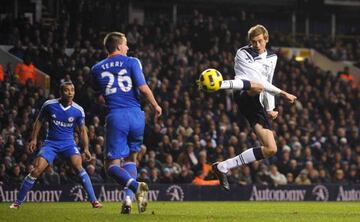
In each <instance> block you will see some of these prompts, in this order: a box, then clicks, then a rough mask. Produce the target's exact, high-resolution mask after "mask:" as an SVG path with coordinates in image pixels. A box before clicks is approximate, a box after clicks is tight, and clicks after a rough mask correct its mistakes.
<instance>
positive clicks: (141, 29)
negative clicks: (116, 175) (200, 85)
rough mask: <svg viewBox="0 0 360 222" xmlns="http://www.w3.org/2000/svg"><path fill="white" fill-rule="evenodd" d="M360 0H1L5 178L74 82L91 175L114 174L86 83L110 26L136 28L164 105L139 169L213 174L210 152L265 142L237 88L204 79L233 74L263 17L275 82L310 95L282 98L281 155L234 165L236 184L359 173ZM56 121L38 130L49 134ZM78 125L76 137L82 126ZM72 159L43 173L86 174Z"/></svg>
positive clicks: (50, 178)
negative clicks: (49, 108)
mask: <svg viewBox="0 0 360 222" xmlns="http://www.w3.org/2000/svg"><path fill="white" fill-rule="evenodd" d="M359 11H360V1H358V0H347V1H340V0H321V1H320V0H312V1H310V0H272V1H266V0H258V1H245V0H222V1H216V0H207V1H203V0H192V1H190V0H168V1H164V0H153V1H145V0H120V1H118V0H106V1H104V0H91V1H90V0H2V1H1V2H0V30H1V31H0V183H3V184H7V185H10V186H14V187H18V186H19V185H20V183H21V181H22V179H23V178H24V176H26V175H27V174H28V173H29V171H31V170H32V168H33V165H32V161H33V160H34V157H35V155H36V154H29V153H27V152H26V149H25V148H26V146H27V143H28V142H29V139H30V134H31V130H32V124H33V122H34V120H35V117H36V115H37V114H38V112H39V109H40V108H41V105H42V104H43V103H44V101H46V100H47V99H50V98H56V97H58V96H59V94H58V89H59V85H60V83H61V81H64V80H71V81H73V82H74V84H75V88H76V96H75V101H76V102H77V103H79V104H80V105H81V106H83V107H84V109H85V112H86V125H87V127H88V132H89V137H90V150H91V152H92V154H93V159H92V160H91V161H90V162H84V166H85V167H86V169H87V171H88V173H89V175H90V177H91V180H92V181H93V183H95V184H97V183H100V184H103V183H113V182H114V181H112V179H111V178H110V177H108V176H107V175H106V174H105V172H104V169H103V157H104V155H103V151H104V143H105V140H104V138H105V136H104V133H105V132H104V123H105V122H104V117H105V114H106V107H105V106H104V105H103V104H102V103H97V102H96V101H97V99H96V96H95V95H94V92H93V91H92V90H91V89H90V88H89V87H88V86H87V84H86V83H87V81H88V79H89V74H90V69H91V67H92V65H94V64H95V63H96V62H97V61H100V60H102V59H104V58H106V51H105V50H104V47H103V46H102V39H103V37H104V35H105V34H106V33H107V32H110V31H119V32H123V33H125V34H126V36H127V40H128V44H129V47H130V50H129V53H128V54H129V55H130V56H135V57H138V58H139V59H140V60H141V61H142V65H143V70H144V74H145V77H146V80H147V82H148V84H149V86H150V87H151V89H152V90H153V92H154V94H155V96H156V99H157V100H158V102H159V103H160V105H161V107H162V108H163V112H164V114H163V116H162V117H161V118H160V119H159V120H154V118H153V112H152V110H151V109H150V107H149V104H146V103H144V106H143V108H144V111H145V113H146V121H147V125H146V130H145V138H144V145H143V146H142V149H143V155H142V158H139V163H138V172H139V173H138V177H139V180H142V181H145V182H148V183H150V184H163V183H166V184H172V183H176V184H195V185H213V184H216V181H215V183H214V180H215V179H216V178H215V176H214V174H213V172H212V171H211V163H213V162H215V161H221V160H223V159H226V158H229V157H233V156H236V155H237V154H239V153H241V152H242V151H243V150H245V149H247V148H249V147H254V146H258V145H259V141H258V140H257V138H256V135H255V134H254V133H253V132H252V130H251V128H250V126H249V125H248V123H247V122H246V121H245V120H244V119H243V118H242V117H241V116H240V115H239V113H238V108H237V105H236V104H235V102H234V101H233V98H232V92H228V91H226V92H225V91H224V92H220V93H216V94H208V93H204V92H201V91H199V90H198V89H197V87H196V84H195V81H196V79H197V78H198V77H199V74H200V73H201V71H203V70H204V69H206V68H209V67H212V68H216V69H218V70H219V71H220V72H222V74H223V76H224V78H225V79H231V78H233V75H234V71H233V63H234V56H235V53H236V50H237V49H238V48H240V47H242V46H243V45H246V44H248V42H247V39H246V37H247V31H248V29H249V28H250V27H251V26H253V25H256V24H263V25H265V26H266V27H267V28H268V30H269V33H270V43H269V46H271V47H273V49H275V50H276V51H277V53H278V56H279V59H278V64H277V70H276V72H275V77H274V85H276V86H279V87H280V88H282V89H284V90H286V91H288V92H291V93H293V94H295V95H296V96H297V97H298V98H299V99H298V101H297V103H296V104H295V105H294V106H290V105H287V104H285V103H284V101H283V100H281V99H279V100H277V101H276V110H277V111H279V117H278V118H277V119H276V120H275V121H274V122H273V123H272V126H273V129H274V131H275V134H276V139H277V143H278V144H277V145H278V153H277V155H276V156H274V157H272V158H270V159H267V160H264V161H261V162H254V163H252V164H250V165H248V166H244V167H242V168H238V169H235V170H233V171H232V172H231V176H230V182H231V183H232V186H236V185H239V186H244V185H252V184H256V185H267V186H274V185H275V186H276V185H286V184H289V185H292V184H296V185H310V184H341V185H354V184H359V183H360V136H359V129H360V108H359V107H360V90H359V86H360V84H359V81H360V69H359V67H360V23H359V21H360V13H359ZM46 131H47V126H46V125H45V126H44V127H43V128H42V131H41V138H40V139H39V141H40V142H39V144H38V146H39V147H40V146H41V145H42V142H43V140H44V138H45V135H46ZM75 139H76V142H77V144H78V145H79V148H80V147H81V141H79V136H78V134H76V135H75ZM78 180H79V179H78V178H77V175H76V173H75V172H74V171H73V170H72V169H71V168H70V167H69V165H68V163H67V162H65V161H64V160H62V159H60V158H59V159H57V160H56V161H55V162H54V164H53V165H52V166H49V167H48V169H47V170H46V172H44V174H43V176H42V178H41V179H39V182H38V183H40V184H42V185H44V186H46V185H49V184H51V185H60V184H61V185H63V184H76V183H79V182H80V181H78Z"/></svg>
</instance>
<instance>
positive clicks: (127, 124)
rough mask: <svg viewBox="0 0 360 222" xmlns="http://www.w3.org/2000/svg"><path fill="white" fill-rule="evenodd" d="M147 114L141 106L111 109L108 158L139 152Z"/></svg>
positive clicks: (107, 127)
mask: <svg viewBox="0 0 360 222" xmlns="http://www.w3.org/2000/svg"><path fill="white" fill-rule="evenodd" d="M144 128H145V115H144V112H143V111H142V110H141V109H140V108H126V109H115V110H111V111H110V113H109V114H108V115H107V117H106V159H108V160H114V159H120V158H123V157H128V156H129V154H130V151H131V152H139V151H140V146H141V144H142V142H143V138H144Z"/></svg>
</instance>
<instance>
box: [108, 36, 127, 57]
mask: <svg viewBox="0 0 360 222" xmlns="http://www.w3.org/2000/svg"><path fill="white" fill-rule="evenodd" d="M124 39H125V34H123V33H121V32H110V33H108V34H107V35H106V36H105V38H104V46H105V48H106V50H107V51H108V53H113V52H114V51H115V50H116V49H117V47H118V45H119V44H121V43H122V41H124Z"/></svg>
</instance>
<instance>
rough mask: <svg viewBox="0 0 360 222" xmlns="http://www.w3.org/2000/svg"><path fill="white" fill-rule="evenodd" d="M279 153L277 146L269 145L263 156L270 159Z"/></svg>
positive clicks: (265, 147) (265, 148)
mask: <svg viewBox="0 0 360 222" xmlns="http://www.w3.org/2000/svg"><path fill="white" fill-rule="evenodd" d="M276 152H277V146H276V145H269V146H264V149H263V154H264V157H265V158H269V157H272V156H274V155H275V154H276Z"/></svg>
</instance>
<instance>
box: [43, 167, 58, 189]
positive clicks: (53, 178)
mask: <svg viewBox="0 0 360 222" xmlns="http://www.w3.org/2000/svg"><path fill="white" fill-rule="evenodd" d="M42 178H43V181H44V184H45V185H60V175H59V174H58V173H57V172H55V171H54V169H53V167H52V166H51V165H49V166H48V167H47V168H46V170H45V172H44V174H43V175H42Z"/></svg>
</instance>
